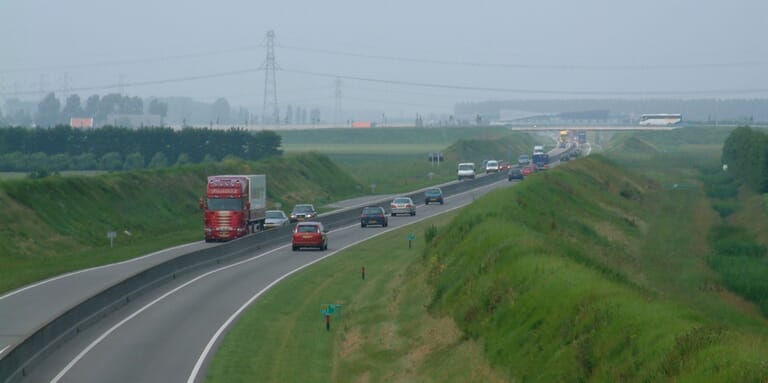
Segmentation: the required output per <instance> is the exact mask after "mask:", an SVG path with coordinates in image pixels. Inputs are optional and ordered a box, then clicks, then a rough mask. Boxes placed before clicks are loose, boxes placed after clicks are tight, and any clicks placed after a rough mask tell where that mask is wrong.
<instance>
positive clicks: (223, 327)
mask: <svg viewBox="0 0 768 383" xmlns="http://www.w3.org/2000/svg"><path fill="white" fill-rule="evenodd" d="M491 185H493V184H490V185H488V186H491ZM482 188H484V187H480V188H478V189H482ZM473 191H476V189H475V190H473ZM469 192H470V191H466V192H464V193H460V194H456V195H461V194H465V193H469ZM467 205H468V204H467ZM467 205H461V206H456V207H452V208H450V209H448V210H445V211H443V212H441V213H439V214H434V215H430V216H426V217H420V218H418V219H416V220H410V221H408V222H407V223H406V224H404V225H401V226H398V227H392V228H389V229H385V230H382V231H380V232H378V233H376V234H374V235H371V236H370V237H366V238H363V239H361V240H359V241H356V242H353V243H350V244H348V245H346V246H344V247H342V248H340V249H338V250H335V251H333V252H332V253H330V254H327V255H324V256H322V257H320V258H318V259H316V260H314V261H312V262H309V263H307V264H304V265H301V266H299V267H298V268H296V269H293V270H291V271H289V272H287V273H285V274H283V275H282V276H280V277H279V278H277V279H275V280H274V281H272V282H271V283H270V284H268V285H267V286H266V287H264V288H263V289H261V290H259V292H258V293H256V294H255V295H254V296H252V297H251V298H250V299H248V300H247V301H246V302H245V303H243V305H242V306H240V308H238V309H237V311H235V312H234V313H233V314H232V315H231V316H230V317H229V318H227V320H226V321H225V322H224V324H222V325H221V327H219V329H218V330H216V332H215V333H214V334H213V337H211V339H210V340H209V341H208V344H206V345H205V348H203V352H202V353H200V356H199V357H198V358H197V362H196V363H195V367H194V368H192V372H191V373H190V374H189V378H187V383H194V382H195V380H197V375H198V374H199V373H200V369H201V368H202V367H203V362H205V359H206V358H207V357H208V354H209V353H210V352H211V349H213V345H214V344H216V342H217V341H218V340H219V337H221V335H222V334H223V333H224V331H225V330H226V329H227V328H228V327H229V326H230V325H231V324H232V322H233V321H234V320H235V319H236V318H237V317H238V316H240V314H241V313H242V312H243V311H244V310H245V309H246V308H248V306H250V305H251V304H252V303H253V302H254V301H255V300H256V299H258V298H259V297H260V296H261V295H262V294H264V293H265V292H266V291H267V290H269V289H270V288H272V287H273V286H274V285H276V284H277V283H279V282H280V281H282V280H283V279H285V278H287V277H289V276H290V275H292V274H293V273H295V272H297V271H300V270H302V269H304V268H306V267H309V266H311V265H313V264H315V263H317V262H320V261H322V260H323V259H326V258H328V257H330V256H333V255H335V254H336V253H338V252H340V251H343V250H345V249H347V248H349V247H352V246H355V245H358V244H360V243H362V242H365V241H367V240H369V239H371V238H376V237H378V236H380V235H384V234H386V233H388V232H390V231H392V230H397V229H400V228H403V227H406V226H410V225H413V224H416V223H418V222H421V221H423V220H425V219H429V218H434V217H436V216H438V215H441V214H445V213H448V212H451V211H453V210H456V209H461V208H463V207H465V206H467ZM419 206H424V205H419ZM352 226H357V224H355V225H352ZM349 227H351V226H347V227H345V228H344V229H347V228H349Z"/></svg>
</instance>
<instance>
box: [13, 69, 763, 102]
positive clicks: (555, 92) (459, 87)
mask: <svg viewBox="0 0 768 383" xmlns="http://www.w3.org/2000/svg"><path fill="white" fill-rule="evenodd" d="M276 69H277V68H276ZM261 70H262V69H260V68H248V69H241V70H233V71H228V72H218V73H211V74H204V75H196V76H185V77H175V78H167V79H160V80H147V81H136V82H126V83H123V84H109V85H99V86H88V87H72V88H69V91H70V92H83V91H94V90H105V89H116V88H119V87H120V86H121V85H122V87H125V88H129V87H138V86H147V85H161V84H169V83H177V82H187V81H197V80H204V79H211V78H220V77H229V76H238V75H243V74H249V73H254V72H258V71H261ZM277 70H280V71H282V72H285V73H293V74H300V75H308V76H315V77H326V78H334V79H335V78H340V79H342V80H350V81H361V82H369V83H379V84H389V85H397V86H405V87H414V88H435V89H453V90H460V91H480V92H494V93H513V94H523V95H572V96H654V95H680V96H686V95H718V94H725V95H734V94H756V93H768V88H743V89H708V90H645V91H599V90H588V91H575V90H556V89H525V88H502V87H480V86H468V85H454V84H440V83H427V82H416V81H404V80H390V79H378V78H372V77H362V76H350V75H339V74H333V73H322V72H311V71H301V70H287V69H277ZM57 91H61V89H59V90H57ZM47 92H48V90H29V91H13V92H6V93H0V95H2V96H21V95H36V94H45V93H47Z"/></svg>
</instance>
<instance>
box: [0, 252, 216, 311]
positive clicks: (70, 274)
mask: <svg viewBox="0 0 768 383" xmlns="http://www.w3.org/2000/svg"><path fill="white" fill-rule="evenodd" d="M199 243H202V241H197V242H191V243H185V244H183V245H178V246H174V247H169V248H167V249H162V250H158V251H155V252H154V253H149V254H147V255H143V256H141V257H138V258H131V259H127V260H125V261H121V262H116V263H110V264H107V265H101V266H96V267H91V268H88V269H83V270H77V271H73V272H70V273H66V274H62V275H59V276H56V277H53V278H49V279H45V280H42V281H40V282H37V283H33V284H31V285H27V286H24V287H22V288H20V289H18V290H13V291H11V292H9V293H7V294H5V295H2V296H0V301H1V300H3V299H6V298H10V297H12V296H14V295H16V294H19V293H22V292H24V291H27V290H29V289H33V288H35V287H38V286H42V285H45V284H47V283H51V282H54V281H58V280H59V279H64V278H68V277H72V276H75V275H78V274H82V273H85V272H89V271H95V270H100V269H105V268H107V267H112V266H119V265H124V264H128V263H132V262H136V261H140V260H142V259H144V258H148V257H152V256H155V255H159V254H161V253H164V252H167V251H172V250H176V249H180V248H183V247H187V246H192V245H196V244H199Z"/></svg>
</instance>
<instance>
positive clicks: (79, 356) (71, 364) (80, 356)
mask: <svg viewBox="0 0 768 383" xmlns="http://www.w3.org/2000/svg"><path fill="white" fill-rule="evenodd" d="M497 183H501V181H499V182H495V183H492V184H489V185H485V186H481V187H479V188H477V189H472V190H468V191H466V192H463V193H459V194H456V195H457V196H458V195H464V194H468V193H470V192H476V191H477V190H478V189H485V188H490V187H491V186H493V185H495V184H497ZM473 200H474V199H473ZM420 206H423V205H420ZM465 206H466V205H461V206H456V207H452V208H450V209H448V210H445V211H444V212H442V213H440V214H444V213H447V212H450V211H453V210H456V209H461V208H463V207H465ZM432 217H434V215H432V216H428V217H421V218H419V219H416V220H411V221H409V223H407V224H405V225H402V226H398V227H393V228H391V229H387V230H384V231H381V232H379V233H377V234H374V235H373V236H370V237H367V238H365V239H362V240H360V241H357V242H355V243H353V244H350V245H347V246H345V247H343V248H341V249H339V250H335V251H333V252H332V253H330V254H327V255H325V256H323V257H321V258H318V259H316V260H314V261H312V262H311V263H308V264H305V265H303V266H300V267H299V268H298V269H294V270H293V271H291V272H289V274H286V275H283V276H282V277H280V279H278V281H279V280H281V279H282V278H285V277H287V276H288V275H290V274H292V273H295V272H296V271H298V270H301V269H303V268H304V267H307V266H309V265H312V264H314V263H316V262H318V261H320V260H322V259H325V258H328V257H330V256H332V255H334V254H336V253H338V252H339V251H341V250H343V249H346V248H347V247H349V246H353V245H356V244H358V243H361V242H364V241H366V240H368V239H370V238H374V237H377V236H379V235H382V234H384V233H387V232H389V231H391V230H396V229H398V228H401V227H405V226H409V225H412V224H414V223H417V222H420V221H423V220H425V219H428V218H432ZM358 225H359V224H358V223H354V224H352V225H349V226H345V227H342V228H339V229H338V231H341V230H347V229H351V228H353V227H357V226H358ZM289 246H291V245H290V244H286V245H283V246H280V247H276V248H274V249H272V250H269V251H267V252H265V253H262V254H259V255H257V256H254V257H251V258H248V259H244V260H242V261H239V262H235V263H233V264H231V265H228V266H224V267H220V268H218V269H214V270H211V271H209V272H207V273H204V274H201V275H198V276H197V277H195V278H193V279H191V280H189V281H187V282H185V283H183V284H181V285H179V286H177V287H176V288H174V289H173V290H170V291H168V292H166V293H165V294H163V295H161V296H159V297H157V298H155V299H154V300H153V301H152V302H149V303H147V304H146V305H144V306H143V307H141V308H140V309H138V310H136V311H135V312H133V313H132V314H131V315H129V316H127V317H125V318H124V319H123V320H121V321H120V322H118V323H117V324H115V325H114V326H112V327H110V328H109V329H108V330H107V331H105V332H104V333H102V334H101V335H100V336H99V337H98V338H96V339H95V340H94V341H93V342H91V343H90V344H89V345H88V346H87V347H86V348H85V349H83V351H81V352H80V353H79V354H77V356H75V358H74V359H72V360H71V361H70V362H69V363H67V365H66V366H64V368H63V369H62V370H61V371H60V372H59V373H58V374H57V375H56V376H55V377H54V378H53V379H51V381H50V383H58V382H59V381H60V380H61V379H62V378H63V377H64V375H66V374H67V373H68V372H69V371H70V370H71V369H72V368H73V367H74V366H75V364H77V363H78V362H79V361H80V360H82V359H83V358H84V357H85V355H86V354H87V353H88V352H90V351H91V350H92V349H93V348H94V347H96V346H97V345H98V344H99V343H101V342H102V341H103V340H104V339H106V338H107V337H108V336H109V335H111V334H112V333H113V332H115V331H116V330H117V329H118V328H120V327H122V326H123V325H124V324H125V323H127V322H128V321H130V320H131V319H133V318H135V317H136V316H138V315H139V314H141V313H142V312H144V311H146V310H147V309H149V308H150V307H152V306H154V305H155V304H157V303H158V302H160V301H162V300H163V299H165V298H167V297H169V296H170V295H172V294H175V293H176V292H178V291H179V290H181V289H183V288H185V287H187V286H189V285H191V284H192V283H195V282H197V281H199V280H201V279H203V278H205V277H207V276H210V275H212V274H215V273H218V272H220V271H224V270H227V269H230V268H233V267H237V266H240V265H242V264H245V263H248V262H251V261H254V260H256V259H259V258H261V257H264V256H267V255H269V254H272V253H274V252H276V251H278V250H281V249H283V248H288V247H289ZM275 283H277V281H274V282H272V283H271V284H270V285H269V286H272V285H274V284H275ZM267 288H268V287H267ZM252 299H254V300H255V299H256V298H252ZM212 342H215V340H213V341H212ZM209 343H210V342H209ZM206 350H207V351H206ZM206 350H204V352H205V353H206V355H207V353H208V352H210V350H209V349H208V347H207V346H206ZM204 356H205V355H201V358H203V359H204ZM198 364H200V365H202V362H199V361H198V363H196V364H195V369H196V370H197V371H199V367H198V366H197V365H198ZM193 371H195V370H193ZM195 374H196V373H195ZM193 379H194V377H193Z"/></svg>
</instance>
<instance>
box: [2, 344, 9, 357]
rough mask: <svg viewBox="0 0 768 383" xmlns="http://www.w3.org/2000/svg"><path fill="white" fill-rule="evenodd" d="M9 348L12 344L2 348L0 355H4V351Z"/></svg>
mask: <svg viewBox="0 0 768 383" xmlns="http://www.w3.org/2000/svg"><path fill="white" fill-rule="evenodd" d="M9 348H11V345H8V346H5V348H3V349H2V350H0V355H3V353H4V352H5V350H7V349H9Z"/></svg>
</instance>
